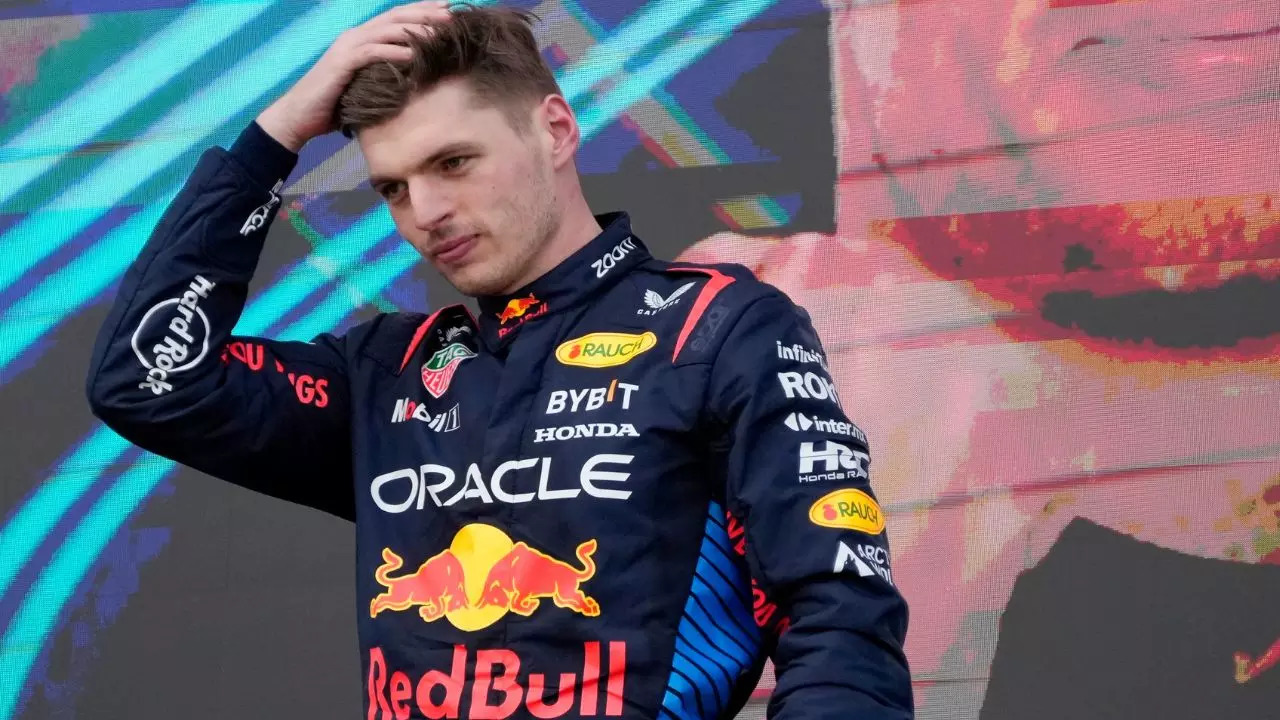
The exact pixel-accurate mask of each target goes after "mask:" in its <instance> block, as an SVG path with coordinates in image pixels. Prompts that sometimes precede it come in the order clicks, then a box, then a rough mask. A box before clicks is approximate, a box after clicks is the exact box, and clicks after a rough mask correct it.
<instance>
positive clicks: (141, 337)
mask: <svg viewBox="0 0 1280 720" xmlns="http://www.w3.org/2000/svg"><path fill="white" fill-rule="evenodd" d="M296 161H297V157H296V156H295V155H294V154H293V153H291V152H289V151H288V150H286V149H285V148H283V147H282V146H280V145H279V144H278V143H276V142H275V141H274V140H273V139H271V138H270V137H269V136H268V135H266V133H264V132H263V131H262V130H261V129H260V128H258V127H257V125H256V124H255V125H251V126H250V127H249V128H247V129H246V130H245V131H244V133H242V134H241V136H240V138H239V139H238V140H237V141H236V143H235V144H234V145H233V146H232V149H231V150H230V151H226V150H223V149H222V148H216V147H215V148H211V149H210V150H208V151H206V152H205V153H204V155H203V156H202V157H201V158H200V161H199V162H198V163H197V165H196V168H195V170H194V172H193V173H192V174H191V176H190V177H189V178H188V180H187V182H186V184H185V185H184V187H183V188H182V190H181V192H180V193H179V194H178V195H177V197H176V198H175V199H174V201H173V204H172V205H171V206H170V207H169V209H168V210H167V212H166V213H165V215H164V216H163V218H162V219H161V221H160V223H159V224H158V225H157V227H156V229H155V231H154V233H153V234H152V236H151V238H150V239H149V240H148V242H147V243H146V245H145V247H144V248H143V250H142V252H141V254H140V255H139V256H138V259H137V260H136V261H135V262H134V263H133V265H132V266H131V267H130V268H129V270H128V272H127V273H126V274H125V276H124V279H123V281H122V282H121V285H120V289H119V291H118V294H117V296H116V298H115V301H114V303H113V305H112V307H111V310H110V312H109V314H108V316H107V319H106V321H105V323H104V324H103V326H102V328H101V330H100V331H99V334H98V338H97V341H96V343H95V345H94V349H93V355H92V357H91V360H90V368H89V375H88V379H87V394H88V400H89V405H90V408H91V409H92V411H93V413H94V414H95V415H96V416H98V417H99V418H100V419H102V420H103V421H104V422H105V423H106V424H107V425H108V426H109V427H111V428H112V429H113V430H115V431H116V432H117V433H119V434H120V435H121V436H122V437H124V438H125V439H127V440H129V441H130V442H132V443H134V444H136V445H138V446H139V447H142V448H144V449H146V450H149V451H151V452H154V453H156V454H158V455H162V456H164V457H167V458H170V459H172V460H175V461H177V462H180V463H182V464H185V465H188V466H190V467H193V468H195V469H197V470H201V471H203V472H206V473H208V474H210V475H213V476H215V477H218V478H221V479H224V480H227V481H230V482H233V483H235V484H238V485H241V486H243V487H246V488H249V489H251V490H255V491H258V492H262V493H265V494H267V495H271V496H273V497H278V498H281V499H284V500H288V501H291V502H295V503H300V504H303V505H307V506H309V507H314V508H317V509H319V510H323V511H325V512H328V513H331V514H334V515H337V516H339V517H345V518H348V519H352V518H354V502H355V500H354V490H353V485H352V482H351V470H350V467H351V446H350V442H351V441H350V432H349V428H348V423H349V392H348V389H347V378H346V367H347V365H346V360H345V352H344V347H343V343H344V341H343V340H342V339H340V338H335V337H332V336H328V335H322V336H320V337H318V338H316V339H315V340H314V341H313V342H311V343H302V342H277V341H272V340H266V339H262V338H256V337H236V336H233V335H232V329H233V327H234V326H235V325H236V323H237V321H238V320H239V318H240V314H241V312H242V310H243V309H244V304H245V299H246V297H247V295H248V284H249V280H250V278H251V277H252V275H253V272H254V269H255V268H256V266H257V262H258V255H259V253H260V252H261V250H262V246H263V242H264V239H265V236H266V233H267V229H268V227H269V226H270V224H271V219H272V218H273V217H274V215H275V211H276V209H277V208H278V207H279V204H280V196H279V190H280V188H281V187H282V186H283V181H284V179H285V178H286V177H287V176H288V174H289V172H290V171H291V170H292V169H293V166H294V164H295V163H296Z"/></svg>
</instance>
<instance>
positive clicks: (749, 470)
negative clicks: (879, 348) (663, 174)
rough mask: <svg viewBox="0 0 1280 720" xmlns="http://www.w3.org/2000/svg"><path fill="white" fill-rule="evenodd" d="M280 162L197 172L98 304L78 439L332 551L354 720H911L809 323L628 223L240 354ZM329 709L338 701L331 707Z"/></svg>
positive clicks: (250, 138) (847, 441) (896, 616)
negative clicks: (762, 696)
mask: <svg viewBox="0 0 1280 720" xmlns="http://www.w3.org/2000/svg"><path fill="white" fill-rule="evenodd" d="M295 162H296V156H295V155H293V154H292V153H290V152H288V151H287V150H286V149H284V148H283V147H282V146H280V145H278V144H277V143H275V142H274V141H273V140H272V139H271V138H270V137H269V136H267V135H266V134H265V133H263V132H262V130H261V129H260V128H258V127H257V126H256V125H251V126H250V127H249V128H248V129H247V130H246V131H245V132H244V133H242V135H241V137H240V138H239V139H238V140H237V142H236V143H235V144H234V145H233V147H232V148H231V150H230V151H227V150H223V149H221V148H211V149H210V150H208V151H207V152H206V153H205V154H204V155H203V157H202V158H201V159H200V161H199V163H198V165H197V166H196V168H195V171H194V173H193V174H192V175H191V177H190V178H189V179H188V181H187V183H186V185H185V187H184V189H183V190H182V191H181V193H180V194H179V195H178V197H177V198H176V199H175V201H174V202H173V205H172V206H171V207H170V208H169V210H168V212H167V213H166V215H165V216H164V217H163V219H162V220H161V222H160V223H159V225H158V227H157V229H156V231H155V233H154V235H153V236H152V237H151V239H150V240H149V242H148V243H147V245H146V247H145V249H144V250H143V252H142V253H141V255H140V256H139V257H138V259H137V261H136V262H135V263H134V264H133V266H132V268H131V269H130V270H129V272H128V273H127V275H126V276H125V279H124V281H123V283H122V285H121V287H120V290H119V295H118V297H117V298H116V300H115V303H114V306H113V308H112V310H111V312H110V315H109V316H108V318H107V320H106V322H105V324H104V326H103V328H102V330H101V333H100V335H99V337H98V340H97V343H96V345H95V347H94V350H93V357H92V364H91V368H90V372H89V378H88V396H89V400H90V404H91V406H92V409H93V411H94V413H95V414H96V415H97V416H99V417H100V418H102V419H103V420H104V421H105V422H106V423H107V424H108V425H110V427H112V428H113V429H114V430H116V431H117V432H118V433H120V435H122V436H123V437H125V438H127V439H129V440H130V441H131V442H133V443H136V444H137V445H138V446H140V447H142V448H145V449H147V450H150V451H152V452H154V453H157V454H159V455H163V456H165V457H168V458H172V459H174V460H176V461H178V462H181V463H184V464H186V465H188V466H190V467H193V468H196V469H198V470H201V471H203V472H205V473H208V474H210V475H213V476H216V477H218V478H222V479H225V480H227V481H229V482H232V483H236V484H238V485H241V486H243V487H246V488H249V489H252V490H255V491H258V492H261V493H265V494H267V495H271V496H274V497H277V498H282V499H284V500H287V501H291V502H294V503H300V504H303V505H306V506H309V507H312V508H316V509H319V510H322V511H324V512H327V513H332V514H334V515H337V516H339V517H343V518H347V519H350V520H352V521H354V523H355V530H356V556H357V568H356V570H357V580H356V583H357V599H358V602H357V605H358V606H357V608H356V615H357V621H358V629H359V638H360V646H361V653H362V666H363V668H362V670H363V677H362V679H361V692H362V694H363V695H364V696H365V698H366V700H365V703H366V713H367V717H368V718H370V719H371V720H379V719H381V720H390V719H391V718H396V719H398V720H402V719H403V718H441V717H464V718H466V717H470V718H507V717H520V718H529V717H533V718H553V717H554V718H579V717H619V718H645V719H648V718H658V717H662V718H699V719H702V718H728V717H732V716H733V715H734V714H735V713H736V711H737V710H738V709H740V708H741V707H742V705H743V704H744V703H745V702H746V701H747V699H748V698H749V696H750V694H751V692H752V690H753V688H755V686H756V684H757V682H758V679H759V676H760V673H761V670H762V668H763V665H764V662H765V659H766V658H767V657H771V658H772V659H773V661H774V664H775V668H776V672H777V688H776V690H775V691H774V692H773V694H772V697H771V699H770V714H771V716H772V717H774V718H778V719H779V720H801V719H811V720H819V719H830V720H837V719H838V720H848V719H850V718H857V719H859V720H873V719H885V720H887V719H889V718H909V717H911V716H912V713H913V710H912V691H911V684H910V675H909V672H908V668H907V661H906V658H905V656H904V653H903V642H904V637H905V633H906V626H907V607H906V604H905V602H904V600H903V598H902V596H901V595H900V594H899V592H898V590H897V589H896V587H895V586H894V584H893V582H892V575H891V571H890V561H889V552H888V545H887V541H886V536H885V531H884V526H885V518H884V515H883V513H882V511H881V508H880V506H879V505H878V503H877V501H876V498H875V493H873V492H872V490H871V487H870V485H869V476H868V470H869V468H868V465H869V463H870V457H869V454H868V446H867V441H866V437H865V436H864V435H863V433H862V431H861V430H860V429H859V428H858V427H857V426H856V425H854V424H853V423H851V422H850V421H849V420H848V418H847V417H846V416H845V413H844V411H843V410H842V408H841V405H840V399H839V396H838V395H837V393H836V388H835V385H834V384H833V382H832V378H831V375H830V373H829V372H828V367H827V360H826V356H825V354H824V350H823V347H822V345H821V343H820V342H819V339H818V337H817V336H816V334H815V332H814V330H813V328H812V326H811V324H810V322H809V319H808V316H807V314H806V313H805V312H804V311H803V310H802V309H800V308H799V307H797V306H796V305H795V304H793V303H792V302H791V301H790V300H789V299H788V298H787V297H786V296H785V295H784V294H782V293H781V292H780V291H778V290H777V289H775V288H773V287H771V286H769V285H766V284H764V283H761V282H759V281H758V280H756V279H755V278H754V277H753V276H752V275H751V274H750V272H748V271H747V270H746V269H745V268H743V267H741V266H737V265H714V266H708V265H686V264H673V263H668V262H662V261H659V260H656V259H654V258H653V257H652V256H650V254H649V253H648V251H647V250H646V249H645V246H644V245H643V244H642V243H641V241H640V240H639V239H638V238H637V237H636V236H635V235H634V234H633V233H632V232H631V230H630V227H629V223H628V218H627V216H626V215H625V214H623V213H615V214H611V215H602V216H599V218H598V219H599V221H600V224H601V226H602V227H603V228H604V230H603V232H602V233H601V234H600V235H599V236H597V237H596V238H595V239H594V240H592V241H591V242H590V243H589V244H587V245H586V246H585V247H583V248H581V249H580V250H579V251H577V252H576V253H574V254H573V255H572V256H571V257H569V258H568V259H567V260H565V261H564V262H563V263H562V264H560V265H559V266H558V267H556V268H555V269H554V270H552V271H551V272H550V273H548V274H547V275H545V276H543V277H541V278H539V279H538V280H536V281H534V282H533V283H531V284H530V285H528V286H527V287H525V288H522V289H520V290H519V291H518V292H516V293H513V294H512V295H510V296H505V297H482V298H479V299H478V304H479V307H480V309H481V311H480V317H479V318H475V317H472V315H471V313H470V311H469V310H467V309H466V308H465V307H464V306H452V307H445V308H441V309H438V310H436V311H435V312H434V313H432V314H430V315H423V314H416V313H411V312H404V313H386V314H381V315H378V316H377V317H375V318H374V319H373V320H371V321H369V322H367V323H364V324H361V325H358V326H356V327H355V328H354V329H352V330H350V331H349V332H347V333H345V334H343V335H341V336H334V335H329V334H325V335H321V336H319V337H317V338H315V339H314V341H312V342H310V343H304V342H279V341H274V340H268V339H263V338H257V337H237V336H233V335H232V328H233V326H234V325H235V324H236V322H237V320H238V318H239V317H240V314H241V311H242V309H243V307H244V303H245V301H246V296H247V294H248V284H249V280H250V278H251V276H252V274H253V272H254V269H255V266H256V264H257V261H258V256H259V253H260V251H261V249H262V245H263V242H264V239H265V237H266V234H267V230H268V227H269V226H270V222H271V219H272V217H273V216H274V211H275V209H276V207H277V206H278V205H279V203H280V197H279V195H278V191H279V188H280V187H281V183H282V182H283V180H284V179H285V178H286V177H287V176H288V174H289V173H290V172H291V171H292V169H293V167H294V163H295ZM353 680H354V678H353Z"/></svg>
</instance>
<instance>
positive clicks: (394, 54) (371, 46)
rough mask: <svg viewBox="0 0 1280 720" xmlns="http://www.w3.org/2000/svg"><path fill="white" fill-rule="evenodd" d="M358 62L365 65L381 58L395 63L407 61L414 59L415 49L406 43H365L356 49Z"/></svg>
mask: <svg viewBox="0 0 1280 720" xmlns="http://www.w3.org/2000/svg"><path fill="white" fill-rule="evenodd" d="M356 55H357V56H358V57H357V63H358V65H359V66H361V67H363V66H366V65H372V64H373V63H375V62H378V61H379V60H387V61H389V62H393V63H407V62H409V61H410V60H412V59H413V50H411V49H409V48H407V47H405V46H404V45H392V44H389V43H365V44H364V45H361V46H360V47H359V48H358V49H357V50H356Z"/></svg>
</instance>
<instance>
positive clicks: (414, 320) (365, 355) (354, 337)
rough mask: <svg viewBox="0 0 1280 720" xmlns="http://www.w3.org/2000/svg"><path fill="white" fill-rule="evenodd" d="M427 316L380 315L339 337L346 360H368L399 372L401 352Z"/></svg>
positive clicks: (410, 342) (384, 313)
mask: <svg viewBox="0 0 1280 720" xmlns="http://www.w3.org/2000/svg"><path fill="white" fill-rule="evenodd" d="M431 317H432V316H431V315H428V314H426V313H418V312H382V313H378V314H377V315H374V316H373V317H372V318H369V319H368V320H366V321H364V322H362V323H359V324H357V325H355V326H353V327H352V328H351V329H350V330H348V331H347V332H346V333H344V334H343V336H342V339H343V341H344V344H345V345H346V347H347V356H348V360H349V361H357V360H360V361H368V360H371V361H373V362H375V363H377V364H378V365H381V366H384V367H386V368H387V369H390V370H392V371H396V370H398V369H399V367H400V364H401V360H402V358H403V357H404V354H405V350H406V348H408V347H409V346H410V345H411V344H412V343H413V340H414V337H415V335H416V334H417V333H418V330H419V328H421V327H422V326H423V325H424V324H425V323H426V322H428V320H429V319H430V318H431Z"/></svg>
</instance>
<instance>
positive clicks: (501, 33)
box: [337, 5, 561, 137]
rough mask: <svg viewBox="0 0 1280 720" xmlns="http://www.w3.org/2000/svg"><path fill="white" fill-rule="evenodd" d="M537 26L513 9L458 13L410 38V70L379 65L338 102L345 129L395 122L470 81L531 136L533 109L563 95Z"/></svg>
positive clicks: (359, 75)
mask: <svg viewBox="0 0 1280 720" xmlns="http://www.w3.org/2000/svg"><path fill="white" fill-rule="evenodd" d="M536 20H537V18H536V16H534V15H533V14H532V13H529V12H526V11H524V10H519V9H514V8H476V7H472V6H469V5H460V6H455V7H453V8H451V17H450V18H449V20H448V21H446V22H444V23H441V24H439V25H433V26H432V29H431V30H430V31H426V30H425V29H424V31H423V32H422V33H421V34H418V33H410V34H409V35H411V37H408V38H406V44H408V46H409V47H410V48H411V49H412V50H413V59H412V60H410V61H409V62H408V63H399V64H397V63H391V62H385V61H384V62H378V63H374V64H373V65H369V66H367V67H364V68H361V69H360V70H359V71H357V72H356V74H355V76H354V78H353V79H352V81H351V84H350V85H348V86H347V89H346V90H345V91H344V92H343V94H342V97H341V98H340V99H339V101H338V108H337V115H338V118H337V120H338V127H339V128H340V129H341V130H342V133H343V134H344V135H346V136H347V137H352V136H354V135H355V133H357V132H359V131H360V130H363V129H365V128H368V127H373V126H375V125H379V124H381V123H383V122H386V121H388V120H390V119H392V118H393V117H395V116H396V115H398V114H399V113H400V111H401V110H403V109H404V107H405V106H406V105H407V104H409V102H410V101H412V100H413V99H414V98H415V97H418V96H419V95H421V94H422V93H425V92H427V91H429V90H431V89H432V88H433V87H435V86H436V85H437V84H439V83H441V82H443V81H445V80H450V79H453V78H463V79H465V80H467V81H468V83H469V85H470V87H471V89H472V90H473V91H474V92H475V94H476V97H477V98H478V99H479V100H481V101H483V102H486V103H489V104H490V105H492V106H494V107H496V108H498V109H499V110H501V111H502V112H503V113H504V114H505V115H506V116H507V120H508V122H510V123H511V124H512V126H513V127H515V129H516V130H518V131H521V132H523V131H525V130H527V129H528V110H529V108H530V107H531V106H532V105H533V104H536V103H538V102H541V101H542V99H543V98H545V97H546V96H547V95H552V94H561V93H560V86H559V85H558V84H557V83H556V79H555V75H554V74H552V72H551V68H550V67H548V66H547V63H546V61H545V60H543V58H542V55H541V53H540V52H539V51H538V41H537V40H536V39H535V38H534V36H533V23H534V22H535V21H536Z"/></svg>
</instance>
